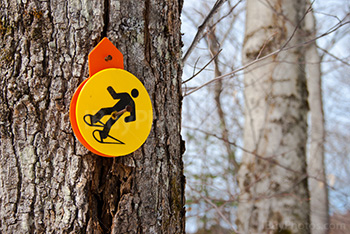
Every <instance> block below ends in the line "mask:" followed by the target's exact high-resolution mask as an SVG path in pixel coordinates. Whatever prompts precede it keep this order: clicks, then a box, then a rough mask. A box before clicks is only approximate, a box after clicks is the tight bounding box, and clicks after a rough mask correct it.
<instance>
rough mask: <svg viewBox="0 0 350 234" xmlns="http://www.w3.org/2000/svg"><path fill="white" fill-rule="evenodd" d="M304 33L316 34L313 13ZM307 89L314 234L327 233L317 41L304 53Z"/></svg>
mask: <svg viewBox="0 0 350 234" xmlns="http://www.w3.org/2000/svg"><path fill="white" fill-rule="evenodd" d="M305 22H306V23H305V30H306V32H308V34H309V35H310V37H311V38H310V39H312V38H314V37H315V35H316V27H315V18H314V16H313V13H312V12H310V13H308V14H307V15H306V17H305ZM305 60H306V74H307V86H308V91H309V106H310V113H311V141H310V149H309V161H308V173H309V176H310V177H311V178H309V190H310V211H311V216H310V217H311V224H312V227H314V228H313V229H312V233H315V234H327V233H328V230H327V226H328V225H327V224H329V215H328V191H327V183H326V181H327V179H326V173H325V165H324V144H325V128H324V115H323V102H322V87H321V76H322V73H321V58H320V55H319V54H318V51H317V45H316V42H313V43H311V44H310V45H309V46H308V47H307V48H306V51H305Z"/></svg>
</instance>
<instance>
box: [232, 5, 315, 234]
mask: <svg viewBox="0 0 350 234" xmlns="http://www.w3.org/2000/svg"><path fill="white" fill-rule="evenodd" d="M305 6H306V1H305V0H297V1H289V0H272V1H271V0H269V1H267V0H263V1H255V0H248V1H247V6H246V14H247V15H246V32H245V40H244V47H243V61H244V63H247V62H251V61H253V60H255V59H257V58H259V57H263V56H265V55H267V54H269V53H271V52H274V51H276V50H278V49H280V48H282V47H283V46H287V47H289V46H293V45H295V44H297V43H300V42H301V38H302V35H300V30H299V29H297V30H296V28H298V27H299V28H300V27H303V21H302V19H303V16H304V13H305V10H306V9H305ZM304 63H305V62H304V54H303V50H302V48H298V47H296V48H293V49H288V50H286V51H283V52H280V53H279V54H277V55H274V56H270V57H268V58H267V59H264V60H262V61H260V62H257V63H255V64H254V65H253V66H251V67H249V68H248V69H246V70H245V75H244V83H245V93H244V94H245V105H246V109H245V128H244V148H245V150H246V152H245V153H244V154H243V156H242V164H241V166H240V169H239V173H238V182H239V188H240V199H239V206H238V213H237V226H238V230H239V232H240V233H247V234H248V233H249V234H250V233H309V201H308V199H309V193H308V184H307V174H306V141H307V111H308V103H307V89H306V77H305V69H304V67H305V65H304Z"/></svg>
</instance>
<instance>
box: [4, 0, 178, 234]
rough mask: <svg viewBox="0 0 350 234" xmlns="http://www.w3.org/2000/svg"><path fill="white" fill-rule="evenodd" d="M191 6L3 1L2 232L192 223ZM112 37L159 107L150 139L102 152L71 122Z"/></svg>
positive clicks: (153, 229)
mask: <svg viewBox="0 0 350 234" xmlns="http://www.w3.org/2000/svg"><path fill="white" fill-rule="evenodd" d="M181 4H182V1H181V0H180V1H161V0H145V1H127V0H124V1H117V0H105V1H99V0H93V1H86V0H75V1H73V0H71V1H60V0H48V1H38V0H22V1H16V0H2V1H1V2H0V9H1V10H0V20H1V21H0V35H1V38H0V49H1V51H0V57H1V61H0V62H1V66H0V82H1V83H0V92H1V95H0V141H1V147H0V153H1V156H0V157H1V160H0V188H1V189H0V222H1V223H0V232H1V233H184V212H185V210H184V202H185V201H184V183H185V181H184V176H183V164H182V153H183V151H184V144H183V142H182V140H181V136H180V128H181V126H180V123H181V117H180V116H181V85H180V84H181V82H180V81H181V72H182V67H181V64H180V57H181V55H180V51H181V35H180V11H181ZM104 36H107V37H108V38H109V39H110V40H111V41H112V42H113V43H114V44H115V45H116V46H117V47H118V49H119V50H120V51H121V52H122V53H123V54H124V65H125V69H126V70H128V71H129V72H131V73H133V74H134V75H135V76H136V77H138V78H139V79H140V80H141V81H142V82H143V84H144V85H145V87H146V89H147V90H148V92H149V94H150V97H151V100H152V104H153V108H154V121H153V127H152V130H151V133H150V135H149V137H148V139H147V141H146V143H145V144H144V145H143V146H142V147H141V148H140V149H138V150H137V151H136V152H135V153H133V154H131V155H129V156H127V157H120V158H102V157H99V156H96V155H93V154H92V153H91V152H88V151H87V150H86V149H85V148H84V147H83V146H82V145H81V144H80V143H79V142H78V141H77V140H76V138H75V137H74V135H73V133H72V129H71V127H70V124H69V104H70V100H71V98H72V95H73V93H74V91H75V89H76V88H77V86H78V85H79V84H80V83H81V82H82V81H83V80H84V79H85V78H87V77H88V66H87V65H88V64H87V62H88V61H87V58H88V53H89V52H90V51H91V49H92V48H93V47H94V46H95V45H96V44H97V43H98V42H99V41H100V40H101V39H102V38H103V37H104Z"/></svg>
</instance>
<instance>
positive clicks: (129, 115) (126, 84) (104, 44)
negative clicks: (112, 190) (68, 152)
mask: <svg viewBox="0 0 350 234" xmlns="http://www.w3.org/2000/svg"><path fill="white" fill-rule="evenodd" d="M94 63H95V65H94ZM89 71H90V78H88V79H86V80H85V81H84V82H82V83H81V84H80V86H79V87H78V89H77V90H76V92H75V94H74V95H73V98H72V101H71V106H70V121H71V125H72V128H73V131H74V133H75V135H76V137H77V138H78V140H79V141H80V142H81V143H82V144H83V145H84V146H85V147H86V148H87V149H89V150H90V151H91V152H93V153H95V154H98V155H101V156H105V157H116V156H122V155H127V154H130V153H132V152H134V151H135V150H137V149H138V148H139V147H140V146H141V145H142V144H143V143H144V142H145V140H146V139H147V137H148V135H149V132H150V130H151V126H152V121H153V113H152V104H151V100H150V98H149V95H148V93H147V91H146V89H145V87H144V86H143V84H142V83H141V82H140V80H139V79H138V78H136V77H135V76H134V75H132V74H131V73H129V72H127V71H125V70H123V57H122V54H121V53H120V52H119V50H118V49H117V48H115V47H114V45H113V44H112V43H111V42H110V41H109V40H108V39H107V38H104V39H103V40H102V41H101V42H100V43H99V44H98V45H97V46H96V47H95V48H94V50H93V51H92V52H91V53H90V54H89Z"/></svg>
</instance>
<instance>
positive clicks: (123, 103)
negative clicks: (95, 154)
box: [84, 86, 139, 144]
mask: <svg viewBox="0 0 350 234" xmlns="http://www.w3.org/2000/svg"><path fill="white" fill-rule="evenodd" d="M107 91H108V92H109V94H110V95H111V96H112V98H113V99H119V101H118V102H117V103H116V104H115V105H114V106H112V107H107V108H101V109H100V110H99V111H98V112H97V113H96V114H94V115H90V114H87V115H85V116H84V121H85V123H86V124H87V125H89V126H93V127H103V130H95V131H93V133H92V134H93V137H94V138H95V140H96V141H98V142H100V143H108V144H125V143H124V142H122V141H120V140H118V139H116V138H114V137H112V136H111V135H109V131H110V130H111V127H112V126H113V124H114V123H115V122H116V121H117V120H118V119H119V118H120V117H121V116H122V115H123V114H124V113H125V112H130V115H129V116H127V117H125V118H124V121H125V123H128V122H132V121H135V120H136V112H135V102H134V100H133V98H132V97H134V98H136V97H138V96H139V91H138V90H137V89H133V90H132V91H131V96H132V97H131V96H130V94H129V93H116V92H115V90H114V89H113V88H112V87H111V86H108V87H107ZM106 115H111V117H110V118H109V119H108V120H107V122H106V123H105V124H103V123H102V122H101V121H100V120H101V119H102V118H103V117H104V116H106ZM88 117H90V121H88V120H89V119H88ZM96 123H100V124H96ZM107 137H110V138H112V139H113V140H115V142H105V141H104V139H106V138H107Z"/></svg>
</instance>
